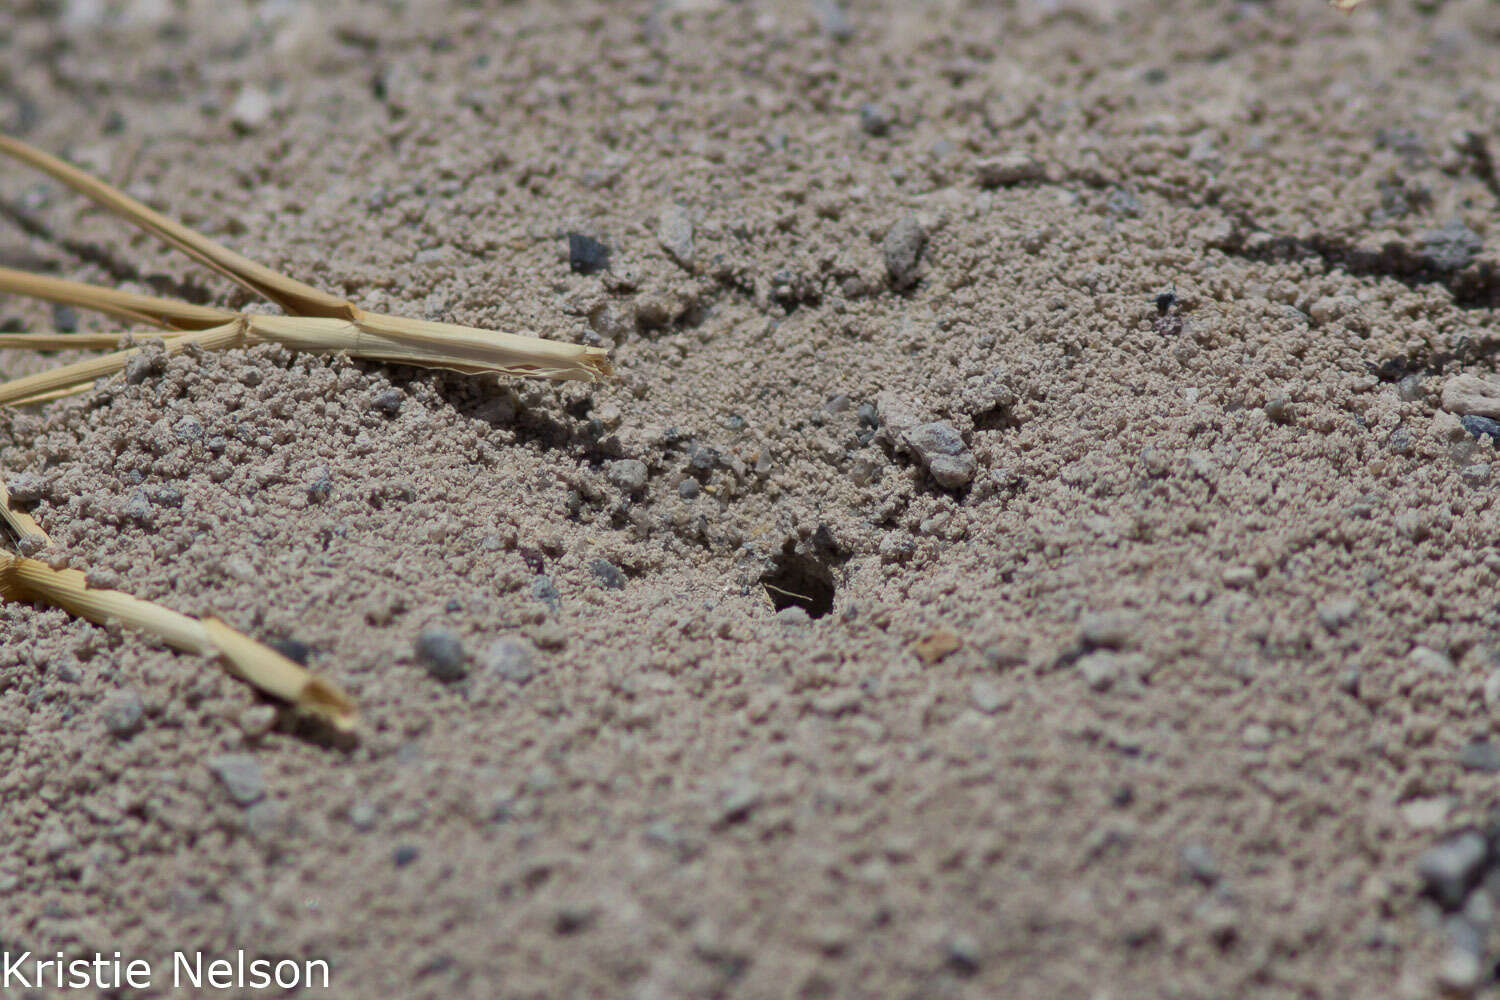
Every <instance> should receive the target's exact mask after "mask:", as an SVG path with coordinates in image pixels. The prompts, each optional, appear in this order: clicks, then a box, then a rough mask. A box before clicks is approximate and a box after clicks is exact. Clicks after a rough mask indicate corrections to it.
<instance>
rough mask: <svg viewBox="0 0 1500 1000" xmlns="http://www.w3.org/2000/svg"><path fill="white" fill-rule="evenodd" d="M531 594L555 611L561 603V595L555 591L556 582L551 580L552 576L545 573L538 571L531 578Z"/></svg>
mask: <svg viewBox="0 0 1500 1000" xmlns="http://www.w3.org/2000/svg"><path fill="white" fill-rule="evenodd" d="M531 596H532V597H534V598H536V599H537V600H539V601H541V602H542V603H543V604H545V605H547V607H549V608H551V609H552V610H553V611H556V610H557V608H558V605H560V604H561V603H562V595H561V594H559V593H558V592H557V584H555V583H553V582H552V577H550V576H548V575H547V574H546V573H538V574H537V575H536V576H534V577H532V579H531Z"/></svg>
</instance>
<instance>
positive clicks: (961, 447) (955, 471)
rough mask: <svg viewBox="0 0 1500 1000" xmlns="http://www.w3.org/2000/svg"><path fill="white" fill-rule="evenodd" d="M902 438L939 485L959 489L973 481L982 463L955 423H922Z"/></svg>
mask: <svg viewBox="0 0 1500 1000" xmlns="http://www.w3.org/2000/svg"><path fill="white" fill-rule="evenodd" d="M902 440H903V441H904V442H905V443H906V446H907V447H908V448H910V449H911V450H912V452H913V453H915V454H916V456H917V458H918V459H919V460H920V461H921V462H922V464H923V465H925V466H926V467H927V471H928V472H929V473H931V475H932V478H933V479H935V480H937V483H938V485H939V486H942V487H945V488H947V489H957V488H958V487H960V486H966V485H968V483H969V482H970V481H971V480H973V478H974V473H975V471H976V470H977V469H978V463H977V462H976V461H975V460H974V455H973V454H972V453H971V452H970V451H969V448H968V446H967V445H965V444H964V439H963V438H962V437H960V436H959V433H958V431H957V430H955V429H954V427H953V425H952V424H948V423H943V422H941V421H936V422H933V423H927V424H920V425H918V426H916V427H914V428H912V429H911V430H909V431H907V432H906V434H904V435H903V436H902Z"/></svg>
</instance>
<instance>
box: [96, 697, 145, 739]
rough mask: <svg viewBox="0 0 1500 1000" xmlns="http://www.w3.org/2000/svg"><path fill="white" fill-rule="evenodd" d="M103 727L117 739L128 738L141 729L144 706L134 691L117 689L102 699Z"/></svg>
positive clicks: (143, 719)
mask: <svg viewBox="0 0 1500 1000" xmlns="http://www.w3.org/2000/svg"><path fill="white" fill-rule="evenodd" d="M101 714H102V715H103V717H104V728H105V729H106V730H108V731H109V735H111V736H113V737H114V738H115V739H117V740H128V739H129V738H130V737H132V736H134V735H135V734H136V733H138V732H140V731H141V725H142V724H143V723H144V722H145V719H146V706H145V705H144V704H142V703H141V696H140V695H138V694H136V693H135V692H134V691H117V692H115V693H114V694H112V695H110V696H109V697H108V698H107V699H105V701H104V711H103V712H102V713H101Z"/></svg>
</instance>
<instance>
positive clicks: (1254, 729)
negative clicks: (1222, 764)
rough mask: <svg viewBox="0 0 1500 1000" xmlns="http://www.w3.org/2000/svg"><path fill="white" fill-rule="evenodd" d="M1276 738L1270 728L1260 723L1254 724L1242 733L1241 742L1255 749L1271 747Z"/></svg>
mask: <svg viewBox="0 0 1500 1000" xmlns="http://www.w3.org/2000/svg"><path fill="white" fill-rule="evenodd" d="M1274 738H1275V737H1274V736H1273V735H1272V733H1271V729H1270V727H1269V726H1263V725H1261V724H1260V723H1258V722H1252V723H1250V724H1249V725H1247V726H1246V727H1245V728H1244V729H1243V730H1241V731H1240V742H1242V743H1244V744H1245V746H1247V747H1251V748H1253V749H1260V748H1262V747H1268V746H1270V745H1271V741H1272V740H1273V739H1274Z"/></svg>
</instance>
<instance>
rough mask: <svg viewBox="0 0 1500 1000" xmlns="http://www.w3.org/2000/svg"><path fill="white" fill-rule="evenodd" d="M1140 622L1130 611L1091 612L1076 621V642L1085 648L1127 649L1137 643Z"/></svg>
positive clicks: (1138, 617)
mask: <svg viewBox="0 0 1500 1000" xmlns="http://www.w3.org/2000/svg"><path fill="white" fill-rule="evenodd" d="M1140 623H1141V619H1140V616H1139V615H1137V614H1135V613H1134V612H1130V611H1124V610H1117V611H1097V612H1091V613H1089V614H1086V615H1084V616H1083V618H1082V619H1080V620H1079V622H1078V643H1079V645H1081V646H1083V648H1085V649H1129V648H1131V647H1133V646H1135V645H1136V643H1137V639H1138V632H1139V629H1140Z"/></svg>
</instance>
